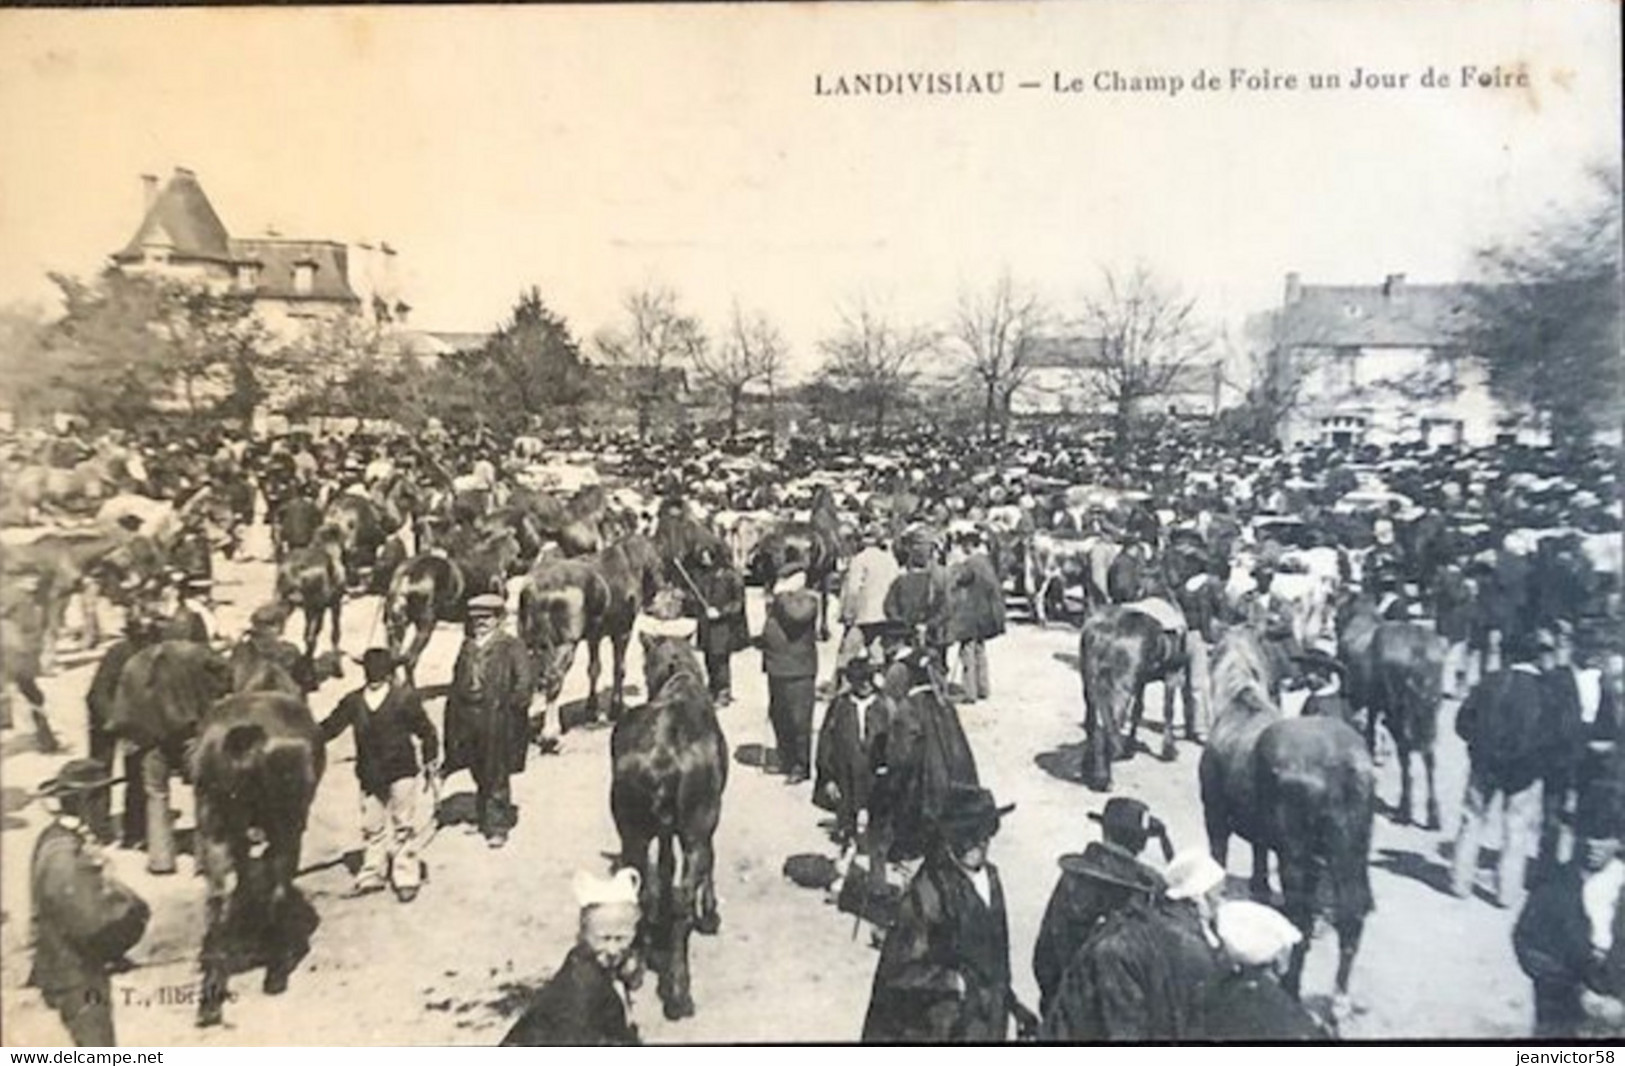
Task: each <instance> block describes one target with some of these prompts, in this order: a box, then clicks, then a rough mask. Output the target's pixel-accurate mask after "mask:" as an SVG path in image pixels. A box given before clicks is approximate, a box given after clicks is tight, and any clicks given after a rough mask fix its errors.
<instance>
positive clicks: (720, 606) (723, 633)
mask: <svg viewBox="0 0 1625 1066" xmlns="http://www.w3.org/2000/svg"><path fill="white" fill-rule="evenodd" d="M694 583H695V585H696V586H697V587H698V588H699V590H700V593H701V595H703V596H704V597H705V604H704V606H699V608H698V609H699V628H698V631H697V633H696V636H697V637H698V646H699V650H700V654H701V655H732V654H733V653H734V652H736V651H743V650H744V649H745V648H748V647H750V625H749V623H748V622H747V621H746V619H745V581H744V579H743V578H741V577H740V576H739V572H738V571H737V570H734V569H733V568H732V567H728V566H719V567H717V568H716V569H715V570H711V571H709V572H707V573H703V574H697V575H695V578H694ZM696 606H698V605H696ZM706 607H711V608H714V609H715V610H716V612H717V614H718V615H720V617H719V618H716V619H711V618H708V617H706V614H705V608H706Z"/></svg>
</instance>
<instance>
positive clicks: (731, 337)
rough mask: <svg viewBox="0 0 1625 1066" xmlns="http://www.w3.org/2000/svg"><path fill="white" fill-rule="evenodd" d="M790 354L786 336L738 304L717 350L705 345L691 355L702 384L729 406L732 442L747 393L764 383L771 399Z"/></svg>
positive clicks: (763, 316)
mask: <svg viewBox="0 0 1625 1066" xmlns="http://www.w3.org/2000/svg"><path fill="white" fill-rule="evenodd" d="M788 351H789V348H788V346H787V345H786V344H785V343H784V335H783V334H781V333H780V332H779V330H778V327H777V326H775V325H773V323H772V322H770V321H769V320H768V318H767V316H766V315H764V314H761V313H760V312H751V313H750V314H746V313H745V312H744V311H741V310H740V308H739V301H738V300H735V301H734V304H733V312H732V314H731V315H730V316H729V318H728V326H727V332H726V333H725V334H724V335H723V338H722V343H721V344H720V345H717V346H716V347H712V346H710V345H702V346H700V347H698V348H696V349H694V351H693V352H692V353H691V354H690V358H692V359H693V361H694V373H695V375H696V376H697V377H698V378H699V380H700V382H701V383H703V384H705V385H708V386H710V387H711V388H714V389H716V390H717V391H718V392H720V393H722V395H723V397H724V399H725V400H726V401H727V404H728V438H729V439H730V440H732V439H733V437H734V435H735V434H737V433H738V432H739V409H740V407H741V406H742V405H743V404H744V401H745V391H746V390H747V389H749V388H750V387H751V386H752V385H755V384H758V383H760V384H761V385H763V386H764V387H765V388H766V389H767V390H768V393H769V395H770V396H771V394H772V392H773V389H774V386H775V385H776V384H777V383H778V378H779V375H780V373H781V372H782V371H783V369H784V357H785V354H786V353H787V352H788Z"/></svg>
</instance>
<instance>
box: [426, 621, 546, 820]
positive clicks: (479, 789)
mask: <svg viewBox="0 0 1625 1066" xmlns="http://www.w3.org/2000/svg"><path fill="white" fill-rule="evenodd" d="M504 610H505V604H504V603H503V600H502V597H501V596H498V595H496V594H494V593H486V594H483V595H479V596H475V597H474V598H473V599H471V600H469V601H468V632H467V635H466V637H465V638H464V640H463V646H462V649H461V650H460V651H459V652H458V653H457V663H456V665H455V666H453V667H452V675H451V691H450V692H449V693H448V694H447V696H446V761H445V765H444V766H442V767H441V775H442V776H446V777H449V776H450V775H451V774H453V773H456V772H457V771H458V770H463V769H466V770H468V771H469V773H470V774H472V775H473V778H474V810H475V824H476V827H477V829H478V830H479V832H480V834H481V835H483V836H484V837H485V840H486V843H487V844H489V845H490V846H491V847H493V848H500V847H502V846H503V845H505V844H507V842H508V832H509V830H511V829H512V828H513V826H514V823H515V821H516V820H517V817H518V812H517V811H516V810H515V808H514V806H513V802H512V799H511V792H510V791H509V787H508V778H509V775H511V774H517V773H520V772H521V771H523V770H524V768H525V749H526V744H527V741H528V735H527V734H528V732H529V723H530V718H529V715H530V699H531V694H532V692H533V690H534V689H535V685H534V683H533V682H532V680H531V668H530V659H529V656H527V655H526V653H525V646H524V645H523V644H521V643H520V642H519V638H518V637H515V636H513V635H512V634H511V633H506V632H504V631H503V630H502V615H503V612H504Z"/></svg>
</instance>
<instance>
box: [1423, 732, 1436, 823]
mask: <svg viewBox="0 0 1625 1066" xmlns="http://www.w3.org/2000/svg"><path fill="white" fill-rule="evenodd" d="M1433 770H1434V759H1433V749H1432V748H1425V749H1423V751H1422V772H1423V773H1424V774H1426V775H1427V786H1428V809H1427V818H1428V820H1427V822H1426V823H1425V825H1424V826H1423V828H1426V829H1432V830H1437V829H1438V828H1439V824H1440V823H1439V794H1438V792H1437V791H1435V790H1434V787H1433Z"/></svg>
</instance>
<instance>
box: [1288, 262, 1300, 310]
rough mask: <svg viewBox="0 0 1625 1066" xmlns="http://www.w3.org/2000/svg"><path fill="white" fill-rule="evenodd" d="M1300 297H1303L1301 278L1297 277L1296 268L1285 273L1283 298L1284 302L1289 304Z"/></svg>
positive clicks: (1295, 301)
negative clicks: (1284, 294)
mask: <svg viewBox="0 0 1625 1066" xmlns="http://www.w3.org/2000/svg"><path fill="white" fill-rule="evenodd" d="M1302 298H1303V279H1302V278H1300V277H1298V272H1297V271H1296V270H1294V271H1292V272H1290V273H1289V274H1287V276H1286V299H1285V303H1286V304H1287V305H1289V306H1290V305H1291V304H1295V303H1297V302H1298V301H1299V300H1301V299H1302Z"/></svg>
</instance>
